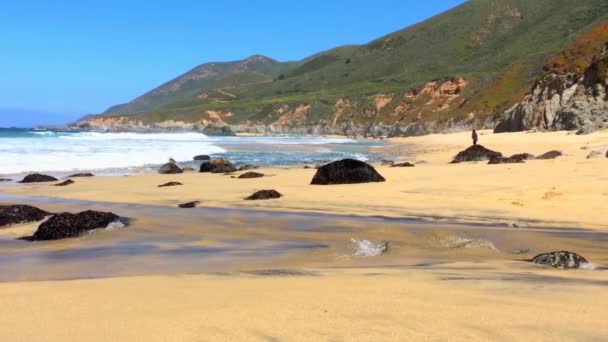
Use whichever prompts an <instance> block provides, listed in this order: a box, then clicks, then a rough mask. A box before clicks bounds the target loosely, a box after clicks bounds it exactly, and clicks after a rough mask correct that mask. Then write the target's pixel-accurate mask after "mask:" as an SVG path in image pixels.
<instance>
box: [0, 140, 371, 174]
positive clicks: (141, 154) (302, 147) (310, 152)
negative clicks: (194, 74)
mask: <svg viewBox="0 0 608 342" xmlns="http://www.w3.org/2000/svg"><path fill="white" fill-rule="evenodd" d="M380 145H382V142H380V141H370V140H353V139H346V138H344V139H340V138H325V137H296V136H281V137H209V136H206V135H204V134H201V133H193V132H184V133H101V132H60V131H37V130H28V129H0V158H1V160H3V163H1V164H0V175H11V174H21V173H27V172H73V171H95V172H97V173H100V174H125V173H142V172H151V171H153V170H155V169H156V168H157V167H158V166H159V165H161V164H163V163H165V162H166V161H168V160H169V158H173V159H175V160H176V161H177V162H178V163H179V164H180V165H182V166H193V167H197V163H196V162H194V161H193V160H192V159H193V157H194V156H196V155H204V154H206V155H210V156H212V157H220V156H221V157H224V158H227V159H229V160H231V161H233V162H242V163H246V164H253V165H260V166H290V165H306V164H321V163H326V162H330V161H333V160H338V159H342V158H355V159H359V160H364V161H370V160H376V159H378V158H379V156H376V155H373V154H370V153H369V149H370V147H373V146H380Z"/></svg>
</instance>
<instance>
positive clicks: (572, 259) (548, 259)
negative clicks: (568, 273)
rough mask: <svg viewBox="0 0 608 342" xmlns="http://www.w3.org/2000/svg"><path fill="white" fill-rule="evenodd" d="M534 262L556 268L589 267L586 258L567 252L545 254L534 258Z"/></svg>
mask: <svg viewBox="0 0 608 342" xmlns="http://www.w3.org/2000/svg"><path fill="white" fill-rule="evenodd" d="M532 262H533V263H535V264H540V265H547V266H551V267H555V268H581V267H585V266H586V265H589V261H587V259H585V258H584V257H582V256H580V255H578V254H576V253H572V252H567V251H559V252H551V253H543V254H539V255H537V256H535V257H534V258H532Z"/></svg>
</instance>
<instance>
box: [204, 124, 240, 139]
mask: <svg viewBox="0 0 608 342" xmlns="http://www.w3.org/2000/svg"><path fill="white" fill-rule="evenodd" d="M202 133H203V134H204V135H208V136H221V137H235V136H236V133H234V132H233V131H232V130H231V129H230V127H228V126H218V125H207V127H205V128H203V132H202Z"/></svg>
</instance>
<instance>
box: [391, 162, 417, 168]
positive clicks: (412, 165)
mask: <svg viewBox="0 0 608 342" xmlns="http://www.w3.org/2000/svg"><path fill="white" fill-rule="evenodd" d="M415 166H416V165H414V164H412V163H409V162H405V163H399V164H393V165H392V166H391V167H415Z"/></svg>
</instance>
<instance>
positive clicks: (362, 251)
mask: <svg viewBox="0 0 608 342" xmlns="http://www.w3.org/2000/svg"><path fill="white" fill-rule="evenodd" d="M351 241H352V243H353V244H354V245H355V256H364V257H375V256H379V255H382V254H383V253H385V252H386V251H387V250H388V242H387V241H369V240H359V239H351Z"/></svg>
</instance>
